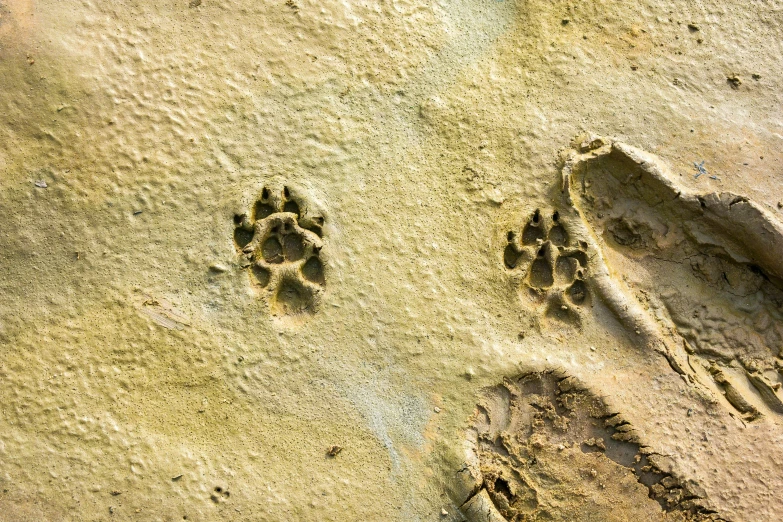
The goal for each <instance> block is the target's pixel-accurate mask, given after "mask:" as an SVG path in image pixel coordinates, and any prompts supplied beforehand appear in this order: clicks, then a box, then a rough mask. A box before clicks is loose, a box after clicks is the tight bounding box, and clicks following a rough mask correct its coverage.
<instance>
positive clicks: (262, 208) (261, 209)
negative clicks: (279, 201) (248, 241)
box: [253, 201, 275, 219]
mask: <svg viewBox="0 0 783 522" xmlns="http://www.w3.org/2000/svg"><path fill="white" fill-rule="evenodd" d="M274 213H275V209H274V207H272V205H270V204H268V203H264V202H262V201H259V202H257V203H256V207H255V210H254V212H253V217H254V218H255V219H264V218H265V217H267V216H271V215H272V214H274Z"/></svg>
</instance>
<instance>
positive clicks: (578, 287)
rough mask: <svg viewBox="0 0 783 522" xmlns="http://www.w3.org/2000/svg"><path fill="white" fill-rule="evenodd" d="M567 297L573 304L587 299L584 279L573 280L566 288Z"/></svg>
mask: <svg viewBox="0 0 783 522" xmlns="http://www.w3.org/2000/svg"><path fill="white" fill-rule="evenodd" d="M568 298H569V299H571V302H572V303H574V304H578V305H581V304H584V302H585V301H586V300H587V285H586V284H585V282H584V281H579V280H577V281H574V284H572V285H571V286H570V287H569V288H568Z"/></svg>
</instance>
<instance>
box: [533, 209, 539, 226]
mask: <svg viewBox="0 0 783 522" xmlns="http://www.w3.org/2000/svg"><path fill="white" fill-rule="evenodd" d="M540 220H541V211H540V210H538V209H536V211H535V212H533V223H536V224H538V222H539V221H540Z"/></svg>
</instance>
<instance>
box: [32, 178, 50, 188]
mask: <svg viewBox="0 0 783 522" xmlns="http://www.w3.org/2000/svg"><path fill="white" fill-rule="evenodd" d="M35 186H36V187H38V188H46V187H48V186H49V185H47V184H46V182H45V181H44V180H42V179H40V180H38V181H36V182H35Z"/></svg>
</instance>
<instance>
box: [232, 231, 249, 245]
mask: <svg viewBox="0 0 783 522" xmlns="http://www.w3.org/2000/svg"><path fill="white" fill-rule="evenodd" d="M252 240H253V232H252V231H251V230H245V229H243V228H236V229H234V243H236V244H237V246H238V247H239V248H245V247H246V246H247V245H248V244H250V242H251V241H252Z"/></svg>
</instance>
